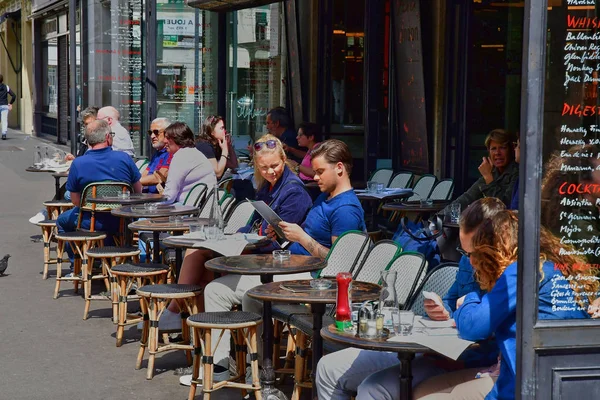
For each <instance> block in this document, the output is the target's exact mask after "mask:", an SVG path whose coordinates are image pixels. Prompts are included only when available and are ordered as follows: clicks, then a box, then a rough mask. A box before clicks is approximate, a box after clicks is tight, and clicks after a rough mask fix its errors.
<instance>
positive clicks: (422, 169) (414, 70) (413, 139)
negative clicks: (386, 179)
mask: <svg viewBox="0 0 600 400" xmlns="http://www.w3.org/2000/svg"><path fill="white" fill-rule="evenodd" d="M393 7H394V8H393V11H394V12H393V18H394V19H393V25H394V37H395V39H394V56H395V59H394V61H395V63H396V64H395V69H396V88H397V89H396V90H397V93H398V96H397V98H398V102H397V104H398V108H397V109H398V135H399V136H400V143H401V153H402V164H403V165H402V167H403V168H407V169H410V170H411V171H413V172H417V173H427V172H430V171H429V148H428V141H427V119H426V113H425V84H424V81H423V54H422V44H421V18H420V9H419V1H417V0H394V3H393Z"/></svg>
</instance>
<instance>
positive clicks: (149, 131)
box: [148, 129, 162, 136]
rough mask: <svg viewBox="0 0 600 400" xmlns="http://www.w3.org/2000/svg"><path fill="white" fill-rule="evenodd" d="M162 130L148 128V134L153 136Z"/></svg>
mask: <svg viewBox="0 0 600 400" xmlns="http://www.w3.org/2000/svg"><path fill="white" fill-rule="evenodd" d="M161 132H162V131H159V130H158V129H153V130H150V129H148V136H152V135H155V136H158V135H159V134H160V133H161Z"/></svg>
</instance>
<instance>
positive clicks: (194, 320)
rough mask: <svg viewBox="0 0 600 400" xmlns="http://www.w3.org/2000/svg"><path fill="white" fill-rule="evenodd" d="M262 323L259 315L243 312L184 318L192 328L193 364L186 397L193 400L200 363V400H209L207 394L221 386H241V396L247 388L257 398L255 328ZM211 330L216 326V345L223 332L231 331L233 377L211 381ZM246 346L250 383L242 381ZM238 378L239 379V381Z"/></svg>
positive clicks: (243, 379)
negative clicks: (201, 399)
mask: <svg viewBox="0 0 600 400" xmlns="http://www.w3.org/2000/svg"><path fill="white" fill-rule="evenodd" d="M261 323H262V319H261V316H260V315H258V314H256V313H251V312H246V311H227V312H204V313H200V314H195V315H192V316H191V317H189V318H188V319H187V324H188V325H189V326H190V327H191V328H192V329H193V331H194V333H193V338H194V354H195V355H194V366H193V369H192V384H191V386H190V392H189V396H188V400H193V399H194V397H195V395H196V387H197V385H198V384H199V383H200V382H199V381H198V378H199V376H198V375H199V374H200V364H201V363H202V364H203V366H204V376H203V378H202V394H203V397H202V398H203V399H205V400H210V396H211V394H212V393H213V392H214V391H216V390H219V389H221V388H224V387H226V388H227V387H230V388H238V389H242V396H245V395H246V391H247V390H251V391H254V393H255V396H256V398H257V399H261V393H260V389H261V388H260V383H259V376H258V342H257V332H256V331H257V328H258V325H260V324H261ZM212 329H220V330H221V335H220V336H219V340H218V342H217V346H218V345H219V342H220V341H221V338H222V337H223V331H224V330H226V329H228V330H230V331H231V333H232V335H231V337H232V338H233V341H234V343H235V354H236V365H237V373H236V375H235V377H233V378H231V379H228V380H225V381H221V382H218V383H214V382H213V369H214V366H213V349H212V347H211V335H212ZM246 349H247V351H248V353H249V358H250V365H251V370H252V384H247V383H245V378H246V367H245V366H246ZM240 381H241V382H240Z"/></svg>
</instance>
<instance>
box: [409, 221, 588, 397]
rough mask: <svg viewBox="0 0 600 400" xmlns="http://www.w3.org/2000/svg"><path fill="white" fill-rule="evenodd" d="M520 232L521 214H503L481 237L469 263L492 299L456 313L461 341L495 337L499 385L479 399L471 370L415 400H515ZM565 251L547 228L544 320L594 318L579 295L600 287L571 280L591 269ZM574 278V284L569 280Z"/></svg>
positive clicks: (433, 384)
mask: <svg viewBox="0 0 600 400" xmlns="http://www.w3.org/2000/svg"><path fill="white" fill-rule="evenodd" d="M518 226H519V223H518V220H517V216H516V214H515V213H513V212H512V211H503V212H500V213H498V214H496V216H495V217H493V218H492V219H491V220H489V221H487V222H485V223H484V224H483V225H482V226H481V227H480V228H479V230H478V231H477V232H476V234H475V236H474V237H473V242H472V243H473V251H472V252H471V254H470V259H471V263H472V265H473V268H474V270H475V274H476V277H477V281H478V282H479V285H480V286H481V288H482V289H484V290H486V291H487V292H488V293H487V294H484V295H481V294H480V293H477V292H471V293H469V294H467V295H466V296H464V297H463V298H461V299H459V300H458V302H457V303H458V309H457V310H456V311H455V312H454V320H455V321H456V327H457V329H458V332H459V334H460V336H461V337H462V338H464V339H467V340H474V341H475V340H483V339H486V338H489V337H490V336H492V335H495V337H496V341H497V343H498V347H499V348H500V354H501V360H500V368H499V371H500V372H499V375H498V376H497V379H496V382H495V385H494V386H493V388H492V389H491V391H490V392H489V393H486V394H483V395H481V396H475V397H474V396H473V391H472V390H471V387H472V386H473V385H476V384H477V383H478V382H477V379H476V378H475V375H476V371H474V370H471V371H470V373H471V375H470V377H469V375H468V374H467V375H465V373H464V372H465V371H461V373H449V374H447V375H442V376H438V377H434V378H431V379H429V380H426V381H424V382H422V383H421V385H419V386H418V387H417V388H416V389H415V393H414V398H415V399H426V400H433V399H436V400H441V399H443V400H450V399H464V398H469V399H471V398H473V399H477V398H480V399H483V398H485V400H509V399H514V398H515V372H516V328H517V323H516V308H517V287H518V286H517V263H516V260H517V254H518V251H517V250H518V237H519V235H518ZM563 247H564V246H561V244H560V242H559V240H558V239H557V238H556V237H554V236H553V235H552V234H550V233H549V232H548V231H547V230H545V229H543V228H542V230H541V236H540V254H541V260H540V265H539V268H540V272H541V278H542V279H541V281H540V284H539V317H538V318H540V319H574V318H588V317H589V316H588V314H587V313H586V310H587V304H588V303H589V302H590V301H591V300H593V299H592V298H589V297H588V296H586V295H579V294H578V292H586V293H596V291H597V284H596V283H595V281H593V280H590V281H587V280H581V281H575V279H571V278H574V277H575V276H576V275H577V274H580V275H582V276H585V275H586V271H582V270H581V269H579V268H578V267H581V266H582V265H586V264H585V261H583V260H582V259H580V258H578V257H574V256H566V255H561V254H559V249H561V248H563ZM557 265H560V268H558V267H556V266H557ZM575 268H577V271H576V272H574V269H575ZM569 276H570V277H571V278H569V279H570V280H567V279H566V278H567V277H569ZM569 299H573V300H572V301H569ZM461 303H462V304H461ZM444 384H445V386H444Z"/></svg>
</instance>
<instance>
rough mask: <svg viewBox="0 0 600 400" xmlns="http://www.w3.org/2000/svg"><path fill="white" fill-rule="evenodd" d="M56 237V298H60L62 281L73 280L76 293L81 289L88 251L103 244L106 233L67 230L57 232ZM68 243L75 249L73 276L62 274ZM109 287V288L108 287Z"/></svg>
mask: <svg viewBox="0 0 600 400" xmlns="http://www.w3.org/2000/svg"><path fill="white" fill-rule="evenodd" d="M54 238H55V239H56V286H55V287H54V298H55V299H57V298H58V292H59V291H60V283H61V282H62V281H72V282H74V286H75V293H77V291H78V289H79V283H80V282H82V280H83V279H82V277H81V275H80V274H81V273H82V266H84V267H85V268H86V269H87V263H88V260H87V251H88V249H91V248H94V247H97V246H100V247H101V246H103V245H104V239H106V234H104V233H102V232H82V231H77V232H65V233H57V234H56V235H55V236H54ZM66 244H68V245H69V246H71V248H72V249H73V253H74V261H73V275H72V276H71V277H63V276H62V259H63V255H64V252H65V245H66ZM107 289H108V288H107Z"/></svg>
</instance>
